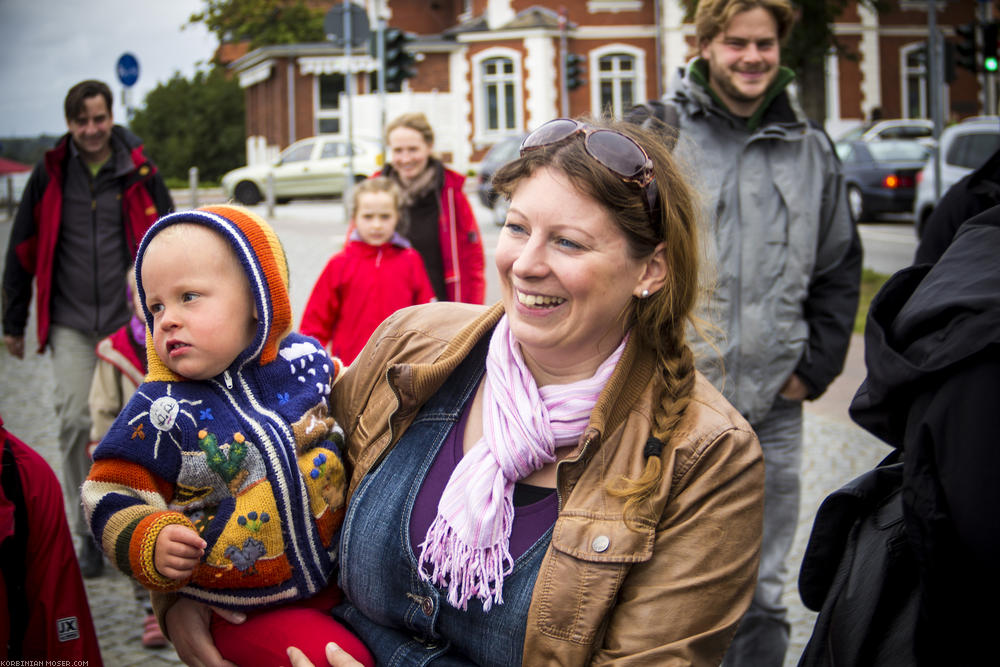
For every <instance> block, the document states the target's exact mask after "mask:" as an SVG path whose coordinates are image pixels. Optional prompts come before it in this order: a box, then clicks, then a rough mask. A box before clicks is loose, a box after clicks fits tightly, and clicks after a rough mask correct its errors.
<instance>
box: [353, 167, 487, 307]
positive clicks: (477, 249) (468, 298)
mask: <svg viewBox="0 0 1000 667" xmlns="http://www.w3.org/2000/svg"><path fill="white" fill-rule="evenodd" d="M384 175H385V174H384V173H382V172H381V171H380V172H378V173H376V174H374V175H373V176H372V178H375V177H377V176H384ZM464 184H465V176H462V175H461V174H460V173H458V172H457V171H452V170H451V169H448V168H447V167H446V168H445V169H444V184H443V187H442V188H441V200H440V205H439V206H438V208H439V209H440V211H441V213H440V214H439V216H438V240H439V241H440V243H441V261H442V263H443V264H444V286H445V289H446V290H447V293H448V301H461V302H463V303H475V304H482V303H483V302H484V301H485V300H486V275H485V273H484V271H485V265H486V259H485V257H484V255H483V239H482V236H481V235H480V234H479V223H477V222H476V216H475V214H474V213H473V212H472V206H471V205H470V204H469V200H468V199H467V198H466V197H465V193H464V192H462V186H463V185H464ZM352 229H353V227H352Z"/></svg>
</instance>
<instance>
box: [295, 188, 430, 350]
mask: <svg viewBox="0 0 1000 667" xmlns="http://www.w3.org/2000/svg"><path fill="white" fill-rule="evenodd" d="M399 205H400V193H399V189H398V188H397V187H396V185H395V184H394V183H393V182H392V181H390V180H389V179H387V178H381V177H380V178H372V179H369V180H367V181H364V182H362V183H360V184H358V185H357V186H355V188H354V205H353V207H352V210H353V211H354V217H353V219H352V220H351V227H352V228H353V231H352V232H351V235H350V238H349V239H348V241H347V245H346V246H344V249H343V250H341V251H340V252H338V253H337V254H336V255H334V256H333V257H332V258H330V261H329V262H328V263H327V265H326V268H324V269H323V273H321V274H320V276H319V279H318V280H317V281H316V285H315V286H313V290H312V294H311V295H310V296H309V302H308V303H307V304H306V310H305V313H304V314H303V315H302V326H301V327H299V331H300V332H301V333H303V334H305V335H307V336H312V337H313V338H316V339H317V340H319V341H320V342H321V343H323V345H325V346H327V347H328V348H329V350H330V352H331V353H332V355H333V356H336V357H340V359H341V360H342V361H343V362H344V363H345V364H349V363H351V362H352V361H353V360H354V358H355V357H356V356H358V353H359V352H360V351H361V348H363V347H364V346H365V343H367V342H368V337H369V336H370V335H371V334H372V332H373V331H375V328H376V327H377V326H378V325H379V324H381V323H382V320H384V319H385V318H386V317H388V316H389V315H391V314H392V313H394V312H396V311H397V310H399V309H400V308H405V307H407V306H415V305H417V304H421V303H428V302H430V301H434V300H435V299H434V290H433V289H431V284H430V280H428V278H427V271H426V270H425V269H424V263H423V260H421V259H420V255H418V254H417V251H416V250H414V249H413V248H411V247H410V243H409V241H407V240H406V239H405V238H403V237H402V236H401V235H400V234H398V233H397V232H396V224H397V223H398V222H399Z"/></svg>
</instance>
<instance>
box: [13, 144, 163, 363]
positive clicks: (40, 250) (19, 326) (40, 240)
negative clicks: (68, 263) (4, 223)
mask: <svg viewBox="0 0 1000 667" xmlns="http://www.w3.org/2000/svg"><path fill="white" fill-rule="evenodd" d="M112 132H113V134H114V136H115V137H116V138H117V139H118V140H119V141H121V142H123V143H124V144H125V146H126V147H128V149H129V152H130V155H131V158H132V162H133V164H134V165H135V170H134V171H132V172H131V173H130V174H129V175H128V176H127V177H126V179H125V182H124V183H123V184H122V193H121V205H122V220H123V222H124V225H123V229H122V233H123V234H124V235H125V241H126V244H127V246H128V249H129V253H130V254H131V256H132V259H135V252H136V250H137V249H138V247H139V241H141V240H142V236H143V234H145V233H146V230H147V229H149V227H150V225H152V224H153V223H154V222H156V220H157V219H158V218H159V217H160V216H161V215H163V214H166V213H168V212H170V210H172V209H173V202H172V201H171V199H170V193H169V191H168V190H167V188H166V185H164V183H163V179H162V178H160V176H159V174H158V172H157V169H156V165H154V164H153V163H152V162H151V161H150V160H149V158H147V157H146V155H145V154H144V153H143V147H142V144H141V143H140V141H139V138H138V137H136V136H135V135H133V134H131V133H130V132H128V130H126V129H125V128H122V127H118V126H115V128H114V129H113V130H112ZM69 141H70V138H69V134H67V135H65V136H64V137H63V138H62V139H60V140H59V143H58V144H56V147H55V148H53V149H52V150H50V151H48V152H47V153H46V154H45V158H44V160H43V161H42V162H40V163H39V164H38V165H36V166H35V170H34V171H33V172H32V174H31V178H30V179H29V181H28V185H27V186H26V187H25V190H24V195H23V197H22V200H21V205H20V206H19V207H18V209H17V216H16V217H15V218H14V226H13V228H12V230H11V236H10V244H9V246H8V248H7V261H6V268H5V269H4V274H3V330H4V333H5V334H9V335H12V336H21V335H24V327H25V324H26V323H27V321H28V307H29V305H30V304H31V281H32V279H35V280H36V281H37V289H38V305H37V313H38V318H37V319H38V352H39V354H40V353H42V352H44V351H45V346H46V344H47V343H48V339H49V305H50V300H51V297H52V270H53V261H54V258H55V254H56V253H55V251H56V242H57V241H58V240H59V225H60V224H61V222H62V203H63V179H64V174H65V166H66V160H67V158H68V155H69Z"/></svg>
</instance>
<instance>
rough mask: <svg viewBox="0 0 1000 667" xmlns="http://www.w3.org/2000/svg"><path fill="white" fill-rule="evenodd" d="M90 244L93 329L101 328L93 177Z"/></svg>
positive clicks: (91, 186)
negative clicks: (92, 266) (92, 275)
mask: <svg viewBox="0 0 1000 667" xmlns="http://www.w3.org/2000/svg"><path fill="white" fill-rule="evenodd" d="M90 246H91V257H92V259H93V263H94V283H93V285H92V287H93V288H94V331H95V332H99V331H100V330H101V293H100V290H99V289H98V288H97V285H98V284H99V283H100V278H99V277H98V275H97V274H98V272H99V271H100V270H101V268H100V265H99V264H98V263H97V193H96V192H95V190H94V179H90Z"/></svg>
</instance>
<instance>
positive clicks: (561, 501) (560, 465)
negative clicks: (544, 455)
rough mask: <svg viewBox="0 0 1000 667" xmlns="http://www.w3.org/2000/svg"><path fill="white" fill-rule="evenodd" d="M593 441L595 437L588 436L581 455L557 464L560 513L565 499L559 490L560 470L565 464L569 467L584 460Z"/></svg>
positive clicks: (557, 498)
mask: <svg viewBox="0 0 1000 667" xmlns="http://www.w3.org/2000/svg"><path fill="white" fill-rule="evenodd" d="M593 441H594V436H588V437H587V439H586V440H585V441H584V443H583V447H581V448H580V453H579V454H577V455H576V456H575V457H574V458H572V459H563V460H562V461H560V462H559V463H557V464H556V502H557V504H558V511H560V512H561V511H562V509H563V498H562V493H561V492H560V490H559V469H560V468H562V466H563V464H566V465H569V464H571V463H576V462H577V461H579V460H580V459H581V458H583V455H584V454H586V453H587V449H588V448H589V447H590V443H592V442H593Z"/></svg>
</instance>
